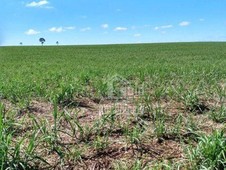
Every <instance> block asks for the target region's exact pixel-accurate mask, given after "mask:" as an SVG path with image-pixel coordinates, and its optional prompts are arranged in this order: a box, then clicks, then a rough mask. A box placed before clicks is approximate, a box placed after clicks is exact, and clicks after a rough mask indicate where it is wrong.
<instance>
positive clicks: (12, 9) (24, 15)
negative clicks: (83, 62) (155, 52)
mask: <svg viewBox="0 0 226 170" xmlns="http://www.w3.org/2000/svg"><path fill="white" fill-rule="evenodd" d="M0 7H1V10H0V17H1V19H0V45H19V43H20V42H23V44H24V45H38V44H39V41H38V39H39V38H40V37H44V38H45V39H46V44H48V45H52V44H56V41H59V43H60V44H63V45H66V44H112V43H147V42H180V41H183V42H185V41H226V0H0Z"/></svg>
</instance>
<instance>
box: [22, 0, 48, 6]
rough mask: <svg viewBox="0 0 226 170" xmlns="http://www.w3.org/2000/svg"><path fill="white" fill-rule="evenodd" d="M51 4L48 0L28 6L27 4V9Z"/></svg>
mask: <svg viewBox="0 0 226 170" xmlns="http://www.w3.org/2000/svg"><path fill="white" fill-rule="evenodd" d="M48 3H49V2H48V1H47V0H41V1H39V2H35V1H33V2H30V3H28V4H26V7H41V6H43V5H47V4H48Z"/></svg>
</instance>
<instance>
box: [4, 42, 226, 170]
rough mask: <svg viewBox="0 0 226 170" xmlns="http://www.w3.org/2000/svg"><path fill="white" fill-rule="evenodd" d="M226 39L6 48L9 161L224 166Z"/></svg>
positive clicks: (43, 165)
mask: <svg viewBox="0 0 226 170" xmlns="http://www.w3.org/2000/svg"><path fill="white" fill-rule="evenodd" d="M225 46H226V43H223V42H222V43H214V42H211V43H166V44H164V43H163V44H161V43H159V44H131V45H95V46H40V47H36V46H20V47H0V155H1V157H0V166H1V169H6V168H11V169H73V168H74V169H118V170H119V169H125V170H126V169H128V170H129V169H134V170H137V169H138V170H139V169H177V168H181V169H202V168H205V167H206V168H210V169H224V166H225V164H226V162H225V156H226V153H225V150H226V137H225V131H226V129H225V128H226V124H225V122H226V48H225Z"/></svg>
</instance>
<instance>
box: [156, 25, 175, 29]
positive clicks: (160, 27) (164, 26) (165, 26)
mask: <svg viewBox="0 0 226 170" xmlns="http://www.w3.org/2000/svg"><path fill="white" fill-rule="evenodd" d="M172 27H173V25H162V26H157V27H155V30H160V29H167V28H172Z"/></svg>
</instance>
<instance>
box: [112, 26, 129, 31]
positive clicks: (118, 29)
mask: <svg viewBox="0 0 226 170" xmlns="http://www.w3.org/2000/svg"><path fill="white" fill-rule="evenodd" d="M114 30H115V31H127V30H128V28H126V27H116V28H115V29H114Z"/></svg>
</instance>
